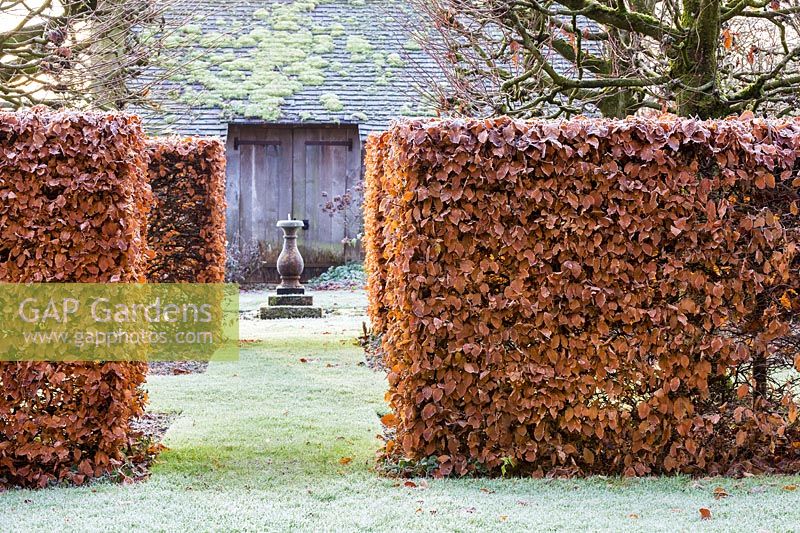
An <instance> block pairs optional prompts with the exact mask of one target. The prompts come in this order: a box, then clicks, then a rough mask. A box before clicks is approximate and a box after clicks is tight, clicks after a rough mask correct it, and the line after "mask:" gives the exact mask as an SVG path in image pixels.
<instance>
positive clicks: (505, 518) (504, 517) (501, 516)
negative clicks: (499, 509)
mask: <svg viewBox="0 0 800 533" xmlns="http://www.w3.org/2000/svg"><path fill="white" fill-rule="evenodd" d="M506 520H508V515H507V514H501V515H500V521H501V522H505V521H506Z"/></svg>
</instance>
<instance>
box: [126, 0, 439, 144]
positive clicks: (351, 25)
mask: <svg viewBox="0 0 800 533" xmlns="http://www.w3.org/2000/svg"><path fill="white" fill-rule="evenodd" d="M295 3H297V2H295ZM306 3H308V2H306ZM280 4H291V1H289V2H287V1H285V0H284V1H280V0H260V1H257V0H201V1H197V0H195V1H190V0H178V1H177V2H176V4H175V6H174V7H173V9H172V11H171V13H170V17H173V19H174V20H180V21H181V22H186V21H188V22H189V23H190V25H192V26H196V28H194V29H193V31H194V32H198V33H199V34H201V35H209V34H217V33H225V32H228V34H230V33H231V31H230V28H235V27H236V26H237V24H238V25H240V26H241V29H240V30H239V31H238V33H239V34H247V33H248V32H249V31H253V30H254V29H260V28H263V29H264V30H267V31H275V30H274V28H273V27H272V25H273V21H272V20H269V19H268V18H267V17H263V18H259V17H257V16H254V14H257V13H258V11H259V10H260V9H261V10H263V9H264V8H265V7H267V8H269V7H270V6H273V7H274V6H275V5H280ZM311 5H313V2H312V3H311ZM402 5H403V2H399V1H395V0H322V1H320V2H318V3H317V5H316V7H314V8H313V9H311V10H309V11H307V12H304V13H303V14H302V15H301V16H303V17H307V19H304V20H303V24H304V29H305V28H306V27H308V26H309V24H310V25H311V26H313V27H315V28H331V27H338V31H337V32H334V34H335V35H334V36H333V49H332V50H331V51H329V52H327V53H321V54H313V55H318V56H319V57H322V58H323V59H324V60H325V61H326V62H327V63H328V64H329V65H337V64H341V65H342V66H343V67H344V68H343V69H341V70H337V69H335V68H325V69H323V71H324V82H323V83H322V84H321V85H303V87H302V88H301V89H300V90H298V91H296V92H294V93H293V94H291V95H288V96H284V97H283V103H282V104H281V105H280V106H279V107H280V111H281V112H280V116H279V117H277V119H265V118H263V117H259V116H248V115H247V114H246V113H243V112H242V111H241V109H240V110H238V111H232V110H230V109H228V110H226V109H220V108H218V107H216V106H206V105H202V104H201V105H197V104H187V103H186V102H184V101H181V98H180V96H179V95H180V94H183V93H185V91H186V88H187V87H190V88H194V89H195V90H197V91H198V92H202V91H204V90H207V88H204V87H203V86H202V84H197V83H191V82H189V83H187V82H186V81H185V80H180V79H177V80H167V81H163V82H160V84H159V85H158V86H157V87H154V88H153V94H154V97H153V99H154V100H156V101H158V102H160V104H161V106H162V109H161V111H160V112H158V113H148V112H141V111H140V113H141V114H142V115H143V117H144V121H145V125H146V127H148V129H150V130H151V131H155V132H157V133H162V134H163V133H169V132H174V133H178V134H181V135H200V136H207V135H208V136H219V137H225V135H226V133H227V124H228V123H229V122H230V123H238V124H247V123H257V124H260V123H281V124H297V123H306V124H315V123H316V124H331V123H341V124H359V126H360V131H361V134H362V136H366V135H368V134H369V133H371V132H374V131H382V130H385V129H386V128H387V127H388V125H389V123H390V122H391V121H392V119H394V118H396V117H398V116H402V115H419V114H421V112H422V110H421V108H420V105H419V104H418V103H417V102H419V101H420V97H419V94H418V92H417V91H416V90H415V86H416V85H415V83H417V80H420V79H425V78H426V77H427V76H432V77H433V78H435V79H437V80H441V79H442V75H441V73H440V72H439V70H438V67H437V66H436V64H435V62H434V61H433V60H432V59H431V58H430V57H429V56H427V55H426V54H425V53H424V52H422V51H421V50H418V49H411V48H412V47H411V46H410V45H409V42H410V37H409V29H408V27H407V26H406V24H407V23H408V19H407V17H406V18H405V20H403V19H404V15H403V13H402ZM198 13H199V16H198ZM398 14H399V16H398ZM236 33H237V32H234V35H235V34H236ZM354 36H355V37H356V38H363V39H365V40H366V41H367V42H368V43H369V45H370V46H371V47H372V48H371V50H370V52H369V53H368V54H366V61H360V62H353V61H352V57H353V54H352V52H351V51H350V50H348V42H349V41H348V40H349V39H352V38H353V37H354ZM215 52H217V53H227V54H228V57H230V55H231V54H232V55H233V56H234V57H235V59H240V58H241V59H245V60H246V58H248V56H251V55H252V53H253V47H246V46H245V47H227V46H224V44H222V45H220V46H219V47H217V48H216V49H215ZM179 53H180V54H186V55H188V54H191V53H199V54H200V55H201V56H202V55H203V54H205V53H206V50H204V49H203V48H202V47H201V46H200V45H197V44H196V43H188V44H187V45H186V46H181V47H180V49H179ZM391 54H399V55H400V56H401V59H402V61H403V63H404V64H403V66H400V67H391V66H387V67H384V68H380V67H378V66H376V62H375V61H374V57H375V56H376V55H377V56H380V55H383V56H384V58H386V57H388V56H390V55H391ZM395 60H396V56H395ZM222 68H224V65H213V64H212V66H211V68H210V70H211V71H212V72H220V71H221V69H222ZM387 72H388V73H389V74H388V75H387V76H384V75H385V74H386V73H387ZM379 79H381V81H380V82H379V83H376V81H377V80H379ZM323 95H335V96H336V97H337V98H338V100H339V101H340V102H341V106H342V109H341V110H340V111H331V110H329V109H326V107H325V105H324V104H323V102H322V100H321V98H323ZM244 103H246V100H245V101H244Z"/></svg>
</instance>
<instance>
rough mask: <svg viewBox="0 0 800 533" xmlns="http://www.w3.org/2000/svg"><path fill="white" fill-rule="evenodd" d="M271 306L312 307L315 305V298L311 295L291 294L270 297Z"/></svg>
mask: <svg viewBox="0 0 800 533" xmlns="http://www.w3.org/2000/svg"><path fill="white" fill-rule="evenodd" d="M268 301H269V305H271V306H276V305H290V306H312V305H314V297H313V296H311V295H310V294H309V295H300V294H291V295H281V294H279V295H277V296H270V297H269V300H268Z"/></svg>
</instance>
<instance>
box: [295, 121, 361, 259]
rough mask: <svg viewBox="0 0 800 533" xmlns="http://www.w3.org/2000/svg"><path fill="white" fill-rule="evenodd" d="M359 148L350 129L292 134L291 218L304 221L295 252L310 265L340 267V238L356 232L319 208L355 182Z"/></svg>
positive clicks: (345, 220) (305, 130)
mask: <svg viewBox="0 0 800 533" xmlns="http://www.w3.org/2000/svg"><path fill="white" fill-rule="evenodd" d="M360 172H361V145H360V142H359V138H358V130H357V129H355V128H346V127H339V128H303V129H299V128H298V129H296V130H295V132H294V177H293V180H292V184H293V213H294V215H295V217H296V218H299V219H303V220H308V230H307V231H304V232H303V234H302V235H301V240H300V241H299V242H300V245H301V246H302V249H301V252H303V257H304V258H306V262H307V263H309V264H310V265H319V266H322V265H334V264H341V263H343V262H344V260H345V244H344V242H343V241H345V239H346V238H352V237H354V236H355V235H354V232H357V231H358V230H357V228H356V227H354V224H352V223H351V220H349V218H348V217H347V216H346V213H343V212H338V213H335V214H333V215H331V214H329V213H326V212H324V210H323V205H324V204H325V203H326V202H327V201H328V200H332V199H333V198H335V197H337V196H343V195H344V194H345V193H346V192H347V191H348V190H350V189H352V187H354V186H355V185H356V184H357V183H358V180H359V178H360Z"/></svg>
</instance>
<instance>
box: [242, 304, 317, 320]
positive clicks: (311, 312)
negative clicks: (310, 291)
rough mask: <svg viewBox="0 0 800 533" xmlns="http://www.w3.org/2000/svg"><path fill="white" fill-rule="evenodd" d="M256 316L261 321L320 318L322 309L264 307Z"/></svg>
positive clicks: (280, 306)
mask: <svg viewBox="0 0 800 533" xmlns="http://www.w3.org/2000/svg"><path fill="white" fill-rule="evenodd" d="M258 315H259V316H260V317H261V319H263V320H275V319H278V318H322V308H321V307H308V306H297V305H276V306H269V305H265V306H263V307H262V308H261V310H260V311H259V313H258Z"/></svg>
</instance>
